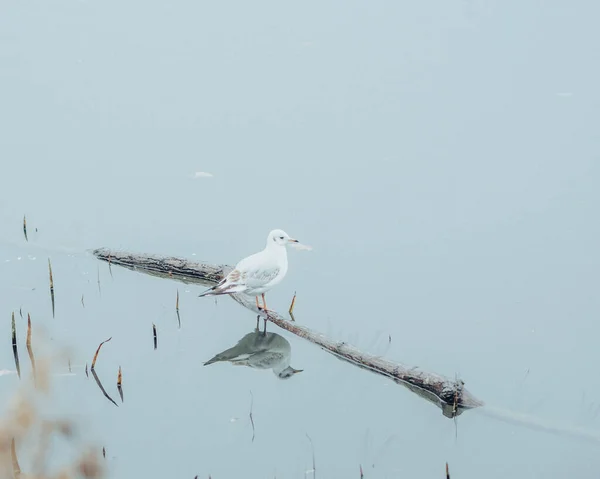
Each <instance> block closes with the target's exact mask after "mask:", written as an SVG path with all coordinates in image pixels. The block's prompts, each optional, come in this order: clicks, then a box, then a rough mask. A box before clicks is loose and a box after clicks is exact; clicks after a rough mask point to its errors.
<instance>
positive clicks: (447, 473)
mask: <svg viewBox="0 0 600 479" xmlns="http://www.w3.org/2000/svg"><path fill="white" fill-rule="evenodd" d="M446 479H450V470H449V469H448V463H446Z"/></svg>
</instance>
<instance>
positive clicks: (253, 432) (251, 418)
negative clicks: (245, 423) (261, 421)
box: [249, 391, 255, 442]
mask: <svg viewBox="0 0 600 479" xmlns="http://www.w3.org/2000/svg"><path fill="white" fill-rule="evenodd" d="M253 406H254V395H253V394H252V391H250V414H249V416H250V424H252V442H254V436H255V430H254V417H253V416H252V409H253Z"/></svg>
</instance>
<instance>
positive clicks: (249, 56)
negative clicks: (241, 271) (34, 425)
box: [0, 0, 600, 479]
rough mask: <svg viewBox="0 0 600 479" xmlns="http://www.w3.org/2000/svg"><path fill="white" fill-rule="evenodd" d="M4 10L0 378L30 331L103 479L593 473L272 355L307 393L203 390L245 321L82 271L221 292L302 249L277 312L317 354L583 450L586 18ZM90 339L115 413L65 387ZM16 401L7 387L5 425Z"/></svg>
mask: <svg viewBox="0 0 600 479" xmlns="http://www.w3.org/2000/svg"><path fill="white" fill-rule="evenodd" d="M1 10H2V12H1V14H0V38H1V41H0V91H1V92H2V93H0V95H1V96H0V98H2V107H1V109H0V131H2V135H1V136H0V149H1V150H0V153H1V157H2V160H1V170H0V171H1V172H2V178H3V180H4V182H3V187H2V189H1V190H0V224H1V225H2V229H1V234H0V287H1V292H2V294H0V313H1V315H2V317H4V318H5V321H4V323H3V324H4V325H5V326H4V328H3V329H2V330H3V331H4V333H3V335H4V336H3V341H4V343H3V344H4V347H3V348H0V369H9V370H12V369H14V361H13V357H12V350H11V347H10V339H9V331H10V314H11V312H12V311H16V312H18V310H19V308H22V310H23V312H30V313H31V315H32V321H33V327H34V331H36V332H38V333H34V334H37V336H34V345H35V341H38V340H39V342H42V341H43V338H42V330H43V331H46V332H47V336H48V338H49V339H48V341H47V342H46V344H50V345H52V347H53V348H55V349H56V350H59V349H61V348H63V347H69V348H70V349H69V353H68V356H69V357H70V360H71V365H72V372H73V373H75V374H74V375H71V376H58V377H56V378H55V382H54V383H53V384H54V386H55V389H54V401H53V402H52V405H53V407H54V408H55V409H54V410H55V411H57V412H62V413H65V414H69V415H71V416H72V417H74V418H75V419H76V420H77V421H78V422H80V423H81V424H82V427H85V428H86V433H85V434H86V437H87V438H88V439H89V440H90V441H93V443H94V444H97V445H98V447H102V446H104V447H105V448H106V455H107V457H106V462H107V465H108V467H109V472H110V477H111V478H116V479H119V478H131V477H156V478H158V477H182V478H192V477H194V475H196V474H198V475H199V477H208V475H209V474H211V475H212V477H213V478H215V479H217V478H235V477H242V476H243V477H246V478H264V477H278V478H291V477H293V478H302V477H305V476H307V477H311V476H312V474H313V473H312V472H311V469H312V450H311V442H310V441H309V439H308V438H307V435H308V436H309V437H310V439H311V440H312V444H313V446H314V455H315V461H316V468H317V475H318V476H319V477H321V478H349V477H350V478H351V477H356V478H358V477H359V465H362V467H363V469H364V471H365V476H366V477H368V478H395V477H419V478H421V477H422V478H436V477H437V478H439V477H443V469H444V463H445V462H446V461H448V462H449V463H450V466H451V472H452V477H453V478H457V479H464V478H476V477H482V475H485V477H487V478H504V477H513V478H531V477H544V478H549V477H556V478H562V477H578V478H588V477H590V478H591V477H596V475H595V474H597V472H593V471H598V468H599V467H600V459H599V457H600V456H599V455H598V444H591V443H589V442H583V441H579V440H576V439H573V438H570V437H567V436H561V435H551V434H548V433H544V432H540V431H533V430H531V429H528V428H525V427H521V426H517V425H511V424H507V423H503V422H499V421H496V420H493V419H490V418H487V417H484V416H482V415H479V414H477V413H475V412H466V413H464V414H463V415H462V416H461V417H460V418H459V419H458V421H457V424H455V423H454V422H453V421H452V420H449V419H447V418H444V417H443V416H442V414H441V411H440V410H439V409H437V408H435V407H434V406H432V405H431V404H429V403H426V402H424V401H423V400H422V399H420V398H418V397H417V396H415V395H413V394H412V393H410V392H409V391H407V390H405V389H404V388H402V387H400V386H398V385H395V384H393V383H391V382H390V381H388V380H386V379H384V378H381V377H379V376H376V375H373V374H369V373H368V372H365V371H362V370H359V369H357V368H354V367H352V366H350V365H348V364H346V363H343V362H341V361H338V360H336V359H335V358H334V357H332V356H331V355H328V354H326V353H325V352H323V351H321V350H320V349H319V348H318V347H316V346H314V345H312V344H310V343H308V342H306V341H304V340H301V339H299V338H296V337H294V336H293V335H290V334H288V333H287V332H283V331H278V330H277V328H276V327H275V326H272V325H271V326H270V327H269V331H270V332H274V333H278V334H281V336H282V337H283V338H284V339H285V340H287V341H288V342H289V344H290V347H291V364H292V366H293V367H295V368H296V369H302V370H303V372H302V373H299V374H296V375H294V376H293V377H292V378H290V379H288V380H280V379H278V378H277V377H276V376H275V375H274V374H273V372H271V371H269V370H262V371H261V370H253V369H251V368H248V367H242V366H233V365H231V364H228V363H217V364H212V365H210V366H203V363H204V362H205V361H207V360H208V359H210V358H212V357H213V356H214V355H215V354H217V353H219V352H221V351H223V350H225V349H227V348H229V347H231V346H234V345H235V344H236V343H237V341H239V340H240V339H241V338H242V337H244V335H246V334H248V333H252V331H253V330H254V327H255V316H254V315H253V314H252V313H251V312H249V311H246V310H244V309H243V308H242V307H240V306H239V305H238V304H236V303H235V302H233V301H232V300H230V299H228V298H220V299H219V300H218V301H217V303H216V304H215V301H214V299H213V298H198V297H197V294H198V293H199V292H200V291H202V290H203V289H204V288H202V287H199V286H186V285H183V284H180V283H176V282H174V281H169V280H165V279H158V278H152V277H148V276H145V275H143V274H140V273H136V272H131V271H128V270H124V269H120V268H117V267H113V268H112V276H111V274H110V273H109V270H108V267H107V265H106V264H99V262H98V261H96V260H95V259H94V258H93V257H92V256H91V255H89V254H88V253H86V250H88V249H92V248H97V247H110V248H115V249H125V250H129V251H133V252H139V253H142V252H148V253H154V254H164V255H176V256H182V257H186V258H188V259H191V260H194V259H198V260H200V259H201V260H206V261H210V262H215V263H227V264H233V263H235V262H236V261H237V260H238V259H240V258H242V257H244V256H246V255H248V254H250V253H253V252H255V251H258V250H259V249H261V248H262V247H263V245H264V241H265V238H266V235H267V233H268V231H269V230H271V229H273V228H283V229H285V230H286V231H287V232H288V233H289V234H290V235H291V236H293V237H296V238H298V239H299V240H300V241H302V242H303V243H306V244H309V245H311V246H313V248H314V249H313V251H310V252H309V251H294V250H292V251H290V253H289V261H290V270H289V273H288V276H287V277H286V279H285V280H284V282H283V283H282V284H281V285H280V286H278V287H277V288H276V289H275V290H273V291H272V292H271V293H269V294H268V296H267V297H268V301H269V303H268V304H269V307H271V308H273V309H276V310H278V311H286V310H287V308H288V305H289V302H290V300H291V298H292V296H293V294H294V292H295V291H296V292H297V294H298V299H297V303H296V310H295V317H296V320H297V321H299V322H301V323H302V324H305V325H307V326H309V327H310V328H313V329H315V330H317V331H320V332H323V333H326V334H328V335H330V336H331V337H333V338H336V339H339V340H344V341H351V342H352V343H354V344H355V345H357V346H358V347H360V348H363V349H365V350H367V351H370V352H372V353H374V354H382V355H385V357H387V358H389V359H393V360H397V361H401V362H403V363H406V364H409V365H416V366H419V367H421V368H423V369H426V370H431V371H435V372H437V373H440V374H444V375H447V376H449V377H452V378H453V377H455V376H458V377H460V378H462V379H463V380H464V381H465V383H466V387H467V388H468V389H469V390H470V391H471V392H472V393H473V394H475V395H476V396H477V397H479V398H481V399H482V400H484V401H485V402H486V403H487V404H490V405H493V406H495V407H498V408H502V409H504V410H507V411H512V412H515V413H527V414H530V415H532V416H534V417H536V418H539V419H540V420H541V421H542V422H547V423H554V422H561V423H565V424H567V425H570V426H573V427H575V426H582V427H585V429H586V430H588V431H593V432H596V433H599V434H600V420H599V419H598V416H597V407H598V402H597V397H598V396H599V394H600V380H599V379H598V376H597V364H598V361H599V360H600V353H599V352H598V347H597V338H598V335H599V334H600V327H599V326H598V318H599V317H600V314H599V313H600V296H599V295H598V280H599V277H598V271H599V266H600V253H598V247H597V245H598V241H599V240H600V227H599V226H598V221H596V218H597V209H598V204H600V203H599V201H600V194H599V193H598V188H597V185H598V184H599V181H600V163H599V160H598V156H599V147H600V141H599V139H598V138H599V137H598V135H597V124H598V104H599V101H600V95H599V93H598V88H597V85H598V81H599V78H598V77H599V70H598V66H597V64H596V62H593V61H591V60H590V59H591V58H594V57H595V55H594V52H595V51H594V45H597V44H598V40H599V38H598V32H597V28H596V24H595V20H594V19H595V18H597V17H598V14H600V11H599V7H598V6H597V5H595V4H593V3H591V2H588V3H578V4H569V5H566V4H560V3H559V2H558V3H557V2H555V3H552V2H550V3H548V4H544V5H541V4H540V5H538V4H533V3H527V2H525V3H518V4H517V3H512V4H510V3H509V4H507V3H506V2H492V1H489V2H488V1H468V2H463V1H460V2H459V1H456V2H441V1H435V2H429V3H424V4H408V3H403V2H391V1H389V2H388V1H383V2H375V3H368V4H367V3H361V2H350V3H348V2H318V3H317V2H303V3H296V4H291V3H281V2H265V3H262V4H256V3H253V4H250V3H246V2H230V3H223V4H220V3H198V2H191V1H177V2H170V3H165V2H156V1H150V2H147V1H146V2H140V1H137V0H133V1H131V2H126V3H123V2H116V1H108V2H100V3H98V2H92V1H71V0H70V1H66V0H64V1H63V0H60V1H58V2H52V3H47V2H29V3H22V2H6V3H5V4H4V5H3V6H2V7H1ZM196 172H208V173H211V174H212V175H213V176H212V177H199V178H194V175H195V173H196ZM23 214H26V215H27V219H28V225H29V242H25V240H24V238H23V234H22V227H21V224H22V218H23ZM36 228H37V232H36V231H35V229H36ZM48 258H51V260H52V265H53V271H54V280H55V289H56V317H55V318H54V319H53V318H52V314H51V306H50V298H49V294H48V276H47V274H48V273H47V259H48ZM98 274H99V277H100V282H101V292H99V291H98V284H97V277H98ZM177 291H179V294H180V313H181V322H182V327H181V329H178V327H177V318H176V314H175V298H176V294H177ZM82 295H83V297H84V303H85V307H83V305H82V303H81V297H82ZM153 323H154V324H155V325H156V327H157V331H158V348H157V349H156V350H154V348H153V344H152V324H153ZM25 326H26V321H25V320H22V319H21V318H20V316H18V315H17V327H18V334H19V348H20V353H21V363H22V369H23V373H24V374H25V375H27V374H29V362H28V359H27V355H26V352H25V342H24V341H25V331H26V328H25ZM109 337H112V340H111V341H110V342H109V343H106V344H105V345H104V346H103V349H102V351H101V353H100V359H99V361H98V365H97V366H96V370H97V373H98V376H99V378H100V379H101V380H102V382H103V384H104V386H105V388H106V390H107V393H108V394H110V395H111V397H112V398H113V399H115V401H117V403H118V407H115V406H114V405H113V404H111V403H110V402H109V401H108V400H107V399H106V398H105V397H104V396H103V395H102V393H101V392H100V390H99V389H98V387H97V385H96V384H95V382H94V381H93V379H92V378H91V377H90V378H87V377H86V375H85V373H84V371H83V367H84V365H85V363H86V362H88V363H90V362H91V359H92V356H93V353H94V351H95V349H96V347H97V346H98V344H99V343H100V342H101V341H103V340H105V339H107V338H109ZM389 337H391V338H392V341H391V344H389V340H388V338H389ZM36 338H39V339H36ZM119 366H121V367H122V371H123V386H124V399H125V401H124V402H123V403H121V401H120V399H119V397H118V393H117V390H116V384H115V383H116V377H117V370H118V367H119ZM55 371H56V372H57V373H65V372H68V367H67V364H66V362H65V363H64V364H56V365H55ZM17 386H18V379H17V377H16V375H4V376H2V377H0V396H1V398H2V404H3V405H6V404H7V401H8V398H9V397H10V396H11V395H12V393H13V392H14V391H15V389H16V387H17ZM251 402H252V412H253V420H254V424H255V438H254V441H252V435H253V432H252V425H251V423H250V419H249V412H250V406H251ZM3 409H5V406H3ZM457 428H458V429H457ZM57 448H58V449H57V450H58V451H60V445H57ZM23 454H24V455H26V452H23ZM55 461H56V462H60V461H61V455H60V454H59V453H57V454H56V457H55ZM23 466H25V465H23Z"/></svg>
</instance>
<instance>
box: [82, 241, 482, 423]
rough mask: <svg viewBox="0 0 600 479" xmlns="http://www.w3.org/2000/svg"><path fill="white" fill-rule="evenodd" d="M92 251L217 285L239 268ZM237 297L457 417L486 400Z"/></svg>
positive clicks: (114, 261) (133, 266)
mask: <svg viewBox="0 0 600 479" xmlns="http://www.w3.org/2000/svg"><path fill="white" fill-rule="evenodd" d="M92 253H93V254H94V256H96V257H97V258H98V259H100V260H102V261H106V262H108V263H109V265H118V266H122V267H124V268H128V269H130V270H133V271H139V272H142V273H145V274H149V275H152V276H158V277H160V278H169V279H173V280H176V281H180V282H183V283H186V284H199V285H203V286H214V285H215V284H217V283H218V282H219V281H220V280H221V279H223V278H224V277H225V275H227V274H228V273H229V272H230V271H231V270H232V269H233V268H232V267H231V266H227V265H214V264H209V263H202V262H194V261H189V260H186V259H183V258H175V257H164V256H156V255H147V254H133V253H126V252H122V251H113V250H110V249H106V248H101V249H96V250H93V251H92ZM231 297H232V298H233V299H234V300H235V301H237V302H238V303H239V304H241V305H242V306H244V307H245V308H247V309H249V310H250V311H253V312H254V313H256V314H259V315H261V316H262V317H263V318H265V319H267V320H268V321H271V322H272V323H273V324H275V325H277V326H279V327H280V328H282V329H285V330H286V331H289V332H290V333H293V334H295V335H296V336H299V337H301V338H304V339H306V340H308V341H310V342H311V343H313V344H317V345H318V346H320V347H321V348H322V349H324V350H325V351H327V352H329V353H331V354H333V355H334V356H336V357H337V358H339V359H341V360H344V361H347V362H349V363H350V364H353V365H355V366H358V367H360V368H363V369H367V370H369V371H371V372H374V373H376V374H380V375H382V376H385V377H387V378H389V379H391V380H393V381H394V382H396V383H397V384H400V385H402V386H405V387H407V388H408V389H409V390H411V391H412V392H414V393H415V394H417V395H419V396H420V397H422V398H424V399H426V400H427V401H429V402H431V403H433V404H435V405H436V406H438V407H439V408H440V409H441V410H442V413H443V415H444V416H446V417H448V418H454V417H456V416H458V415H460V414H461V413H462V412H463V411H464V410H467V409H473V408H477V407H480V406H483V405H484V403H483V402H482V401H480V400H478V399H477V398H475V397H474V396H473V395H472V394H471V393H469V391H467V390H466V389H465V388H464V382H463V381H461V380H457V381H452V380H451V379H449V378H446V377H443V376H440V375H438V374H435V373H431V372H427V371H421V370H419V369H417V368H416V367H407V366H404V365H402V364H399V363H397V362H393V361H390V360H387V359H383V358H381V357H377V356H372V355H369V354H366V353H363V352H362V351H360V350H359V349H357V348H355V347H353V346H351V345H349V344H347V343H345V342H339V341H333V340H331V339H329V338H327V337H326V336H324V335H323V334H320V333H317V332H315V331H312V330H311V329H309V328H307V327H304V326H301V325H299V324H298V323H297V322H295V321H290V320H287V319H285V318H284V317H283V316H282V315H280V314H278V313H275V312H272V311H271V312H270V314H269V315H268V316H267V314H266V313H265V312H263V311H261V310H258V309H257V308H256V303H255V300H254V297H248V296H246V295H243V294H233V295H231Z"/></svg>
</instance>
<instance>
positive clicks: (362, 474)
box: [358, 464, 365, 479]
mask: <svg viewBox="0 0 600 479" xmlns="http://www.w3.org/2000/svg"><path fill="white" fill-rule="evenodd" d="M358 467H359V469H360V479H363V478H364V477H365V475H364V473H363V470H362V465H361V464H359V465H358Z"/></svg>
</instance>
